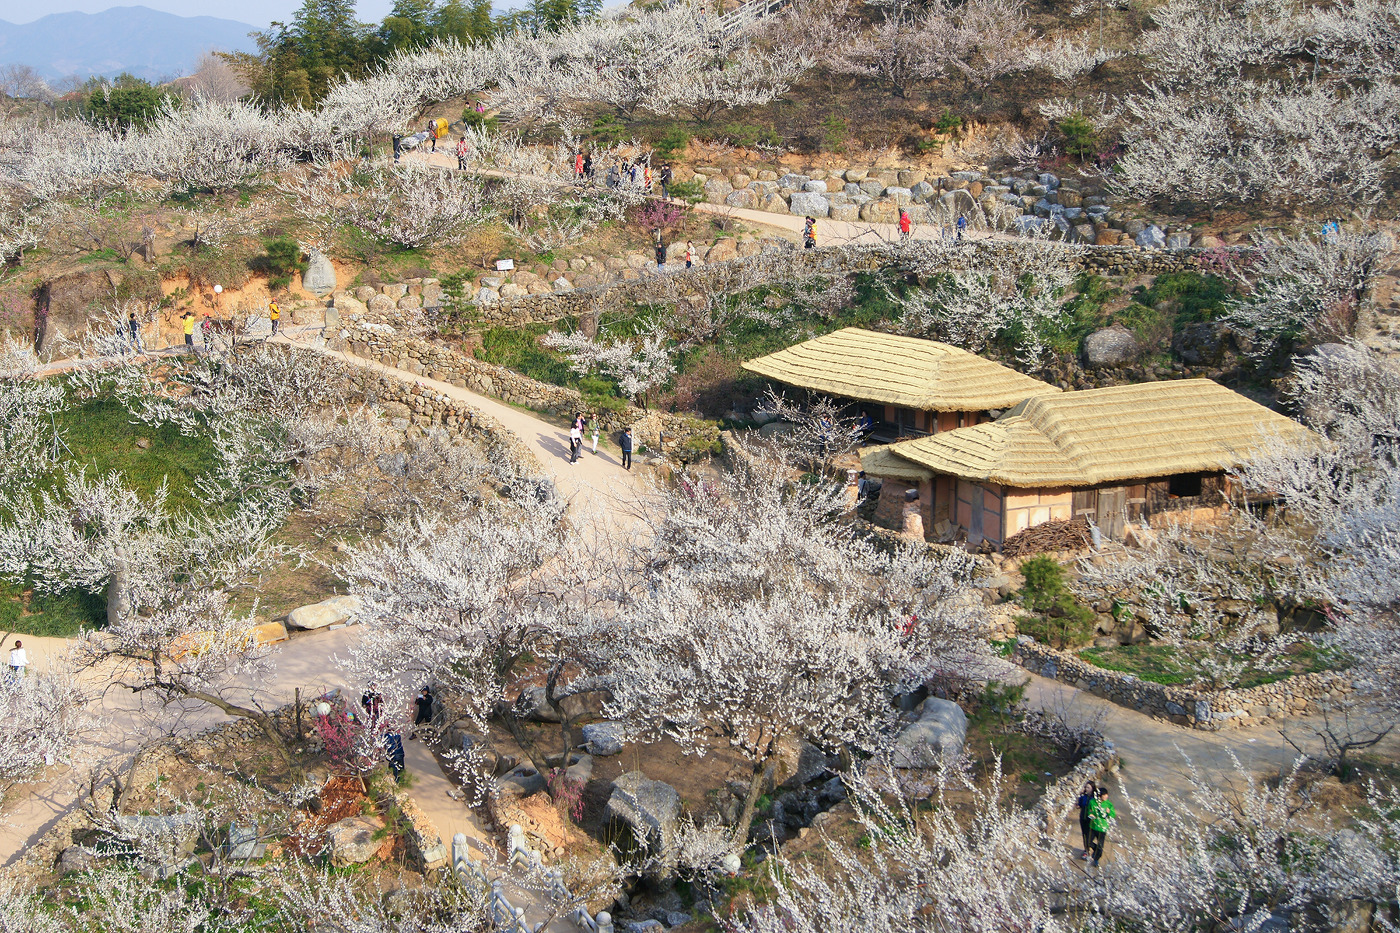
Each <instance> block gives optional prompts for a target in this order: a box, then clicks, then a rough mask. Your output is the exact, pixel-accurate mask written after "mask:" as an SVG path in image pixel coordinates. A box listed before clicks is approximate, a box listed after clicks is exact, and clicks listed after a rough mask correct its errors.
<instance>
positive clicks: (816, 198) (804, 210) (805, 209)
mask: <svg viewBox="0 0 1400 933" xmlns="http://www.w3.org/2000/svg"><path fill="white" fill-rule="evenodd" d="M788 209H789V210H790V211H792V212H793V213H794V214H796V215H798V216H799V217H826V216H827V215H828V214H830V213H831V202H830V201H828V200H827V199H826V195H824V194H819V193H817V192H815V191H794V192H793V193H792V200H791V201H790V202H789V203H788Z"/></svg>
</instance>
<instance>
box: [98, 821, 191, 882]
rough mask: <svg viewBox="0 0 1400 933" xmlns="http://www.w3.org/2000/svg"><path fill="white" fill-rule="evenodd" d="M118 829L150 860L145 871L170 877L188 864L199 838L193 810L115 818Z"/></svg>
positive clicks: (141, 854)
mask: <svg viewBox="0 0 1400 933" xmlns="http://www.w3.org/2000/svg"><path fill="white" fill-rule="evenodd" d="M112 822H113V823H114V824H115V829H116V831H117V832H118V833H119V834H120V835H121V837H122V839H123V841H124V842H126V843H127V844H128V845H130V846H131V848H132V849H134V850H135V851H136V852H137V853H139V854H140V856H141V858H142V859H143V860H145V861H146V862H147V863H149V864H148V865H147V868H146V873H147V875H148V876H153V877H155V878H158V879H164V878H169V877H170V876H171V875H174V874H176V873H177V872H178V871H179V870H180V869H181V868H183V867H184V866H185V865H186V864H188V863H189V860H190V857H191V856H192V855H194V847H195V844H196V843H197V842H198V841H199V830H200V820H199V817H198V816H197V815H195V814H193V813H174V814H170V815H168V816H160V815H152V816H127V815H124V814H123V815H118V816H115V817H113V818H112Z"/></svg>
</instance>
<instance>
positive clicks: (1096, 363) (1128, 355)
mask: <svg viewBox="0 0 1400 933" xmlns="http://www.w3.org/2000/svg"><path fill="white" fill-rule="evenodd" d="M1138 352H1139V347H1138V342H1137V338H1136V337H1134V336H1133V332H1132V331H1130V330H1128V328H1126V327H1124V326H1123V325H1122V324H1114V325H1113V326H1112V327H1105V328H1103V329H1102V330H1096V331H1094V332H1093V333H1092V334H1090V335H1089V336H1088V337H1085V338H1084V363H1085V365H1087V366H1089V367H1091V368H1093V369H1102V368H1104V367H1109V366H1122V365H1123V364H1124V363H1130V362H1132V361H1133V360H1134V359H1136V358H1137V355H1138Z"/></svg>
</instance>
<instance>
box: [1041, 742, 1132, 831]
mask: <svg viewBox="0 0 1400 933" xmlns="http://www.w3.org/2000/svg"><path fill="white" fill-rule="evenodd" d="M1118 765H1119V757H1118V749H1117V748H1116V747H1115V746H1114V744H1113V743H1112V742H1111V741H1109V740H1108V739H1106V738H1104V737H1103V736H1102V735H1097V737H1096V741H1094V742H1093V743H1092V744H1091V745H1090V747H1089V749H1088V750H1087V751H1086V752H1085V754H1084V757H1083V758H1080V759H1079V761H1078V762H1076V763H1075V765H1074V768H1073V769H1071V770H1070V772H1069V774H1066V775H1065V776H1064V777H1062V778H1060V779H1059V780H1058V781H1056V782H1055V783H1053V784H1051V785H1050V786H1048V787H1046V788H1045V793H1044V794H1042V795H1041V798H1040V800H1039V802H1038V803H1037V804H1036V807H1035V809H1036V812H1037V813H1039V814H1040V817H1041V819H1042V820H1043V821H1044V826H1045V832H1046V834H1047V835H1051V836H1054V835H1055V834H1056V829H1057V828H1058V826H1059V824H1060V823H1061V822H1062V821H1064V819H1065V818H1066V817H1067V816H1068V814H1069V812H1070V811H1071V810H1073V809H1075V801H1076V800H1077V799H1078V797H1079V789H1080V788H1081V787H1083V786H1084V784H1085V782H1087V781H1094V782H1096V783H1101V782H1102V781H1103V779H1104V776H1105V775H1107V774H1116V773H1117V771H1118Z"/></svg>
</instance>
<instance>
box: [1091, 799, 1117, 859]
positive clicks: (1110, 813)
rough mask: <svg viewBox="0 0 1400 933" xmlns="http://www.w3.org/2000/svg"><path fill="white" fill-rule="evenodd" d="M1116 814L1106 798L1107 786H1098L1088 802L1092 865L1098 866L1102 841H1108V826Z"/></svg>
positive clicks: (1101, 853)
mask: <svg viewBox="0 0 1400 933" xmlns="http://www.w3.org/2000/svg"><path fill="white" fill-rule="evenodd" d="M1115 815H1116V814H1115V813H1114V810H1113V802H1112V801H1111V800H1109V799H1108V788H1107V787H1100V788H1099V789H1098V792H1097V793H1096V794H1095V796H1094V799H1093V800H1092V801H1090V802H1089V849H1090V851H1091V852H1092V853H1093V856H1094V867H1095V868H1098V867H1099V860H1100V859H1102V858H1103V847H1104V843H1105V842H1107V841H1108V827H1109V825H1110V824H1111V823H1112V821H1113V818H1114V816H1115Z"/></svg>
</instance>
